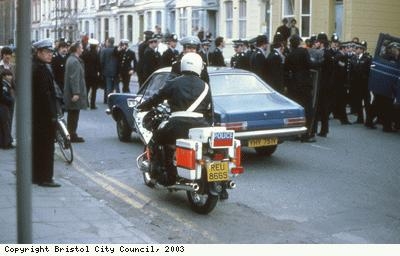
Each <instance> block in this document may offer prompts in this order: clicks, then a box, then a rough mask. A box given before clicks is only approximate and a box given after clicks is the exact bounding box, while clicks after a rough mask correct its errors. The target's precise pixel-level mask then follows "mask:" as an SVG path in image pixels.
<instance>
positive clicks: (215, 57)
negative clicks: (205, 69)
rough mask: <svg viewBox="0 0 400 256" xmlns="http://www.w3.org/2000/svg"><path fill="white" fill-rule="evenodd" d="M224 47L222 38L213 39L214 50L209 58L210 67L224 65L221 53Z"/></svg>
mask: <svg viewBox="0 0 400 256" xmlns="http://www.w3.org/2000/svg"><path fill="white" fill-rule="evenodd" d="M224 47H225V41H224V38H223V37H222V36H219V37H217V38H216V39H215V50H214V52H213V54H212V58H211V65H212V66H216V67H224V66H226V65H225V60H224V55H223V53H222V51H223V49H224Z"/></svg>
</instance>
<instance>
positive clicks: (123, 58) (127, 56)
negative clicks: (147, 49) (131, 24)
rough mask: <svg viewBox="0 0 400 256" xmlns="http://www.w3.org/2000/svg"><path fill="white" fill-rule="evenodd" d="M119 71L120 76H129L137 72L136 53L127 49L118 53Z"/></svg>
mask: <svg viewBox="0 0 400 256" xmlns="http://www.w3.org/2000/svg"><path fill="white" fill-rule="evenodd" d="M118 64H119V67H118V71H119V74H120V75H121V76H122V77H124V76H129V71H131V70H133V71H136V67H137V59H136V53H135V52H134V51H132V50H131V49H126V50H125V51H121V52H119V53H118Z"/></svg>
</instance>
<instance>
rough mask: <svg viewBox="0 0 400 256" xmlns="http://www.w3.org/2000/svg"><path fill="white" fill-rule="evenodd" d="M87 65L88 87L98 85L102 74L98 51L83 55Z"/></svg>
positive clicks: (86, 52) (89, 51) (86, 77)
mask: <svg viewBox="0 0 400 256" xmlns="http://www.w3.org/2000/svg"><path fill="white" fill-rule="evenodd" d="M82 60H83V61H84V63H85V79H86V84H87V85H91V86H92V85H97V83H98V82H99V74H100V72H101V67H100V56H99V54H98V52H97V51H96V50H87V51H84V52H83V54H82Z"/></svg>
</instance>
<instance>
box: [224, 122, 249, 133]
mask: <svg viewBox="0 0 400 256" xmlns="http://www.w3.org/2000/svg"><path fill="white" fill-rule="evenodd" d="M220 126H224V127H226V128H227V129H230V130H234V131H243V130H247V122H234V123H220Z"/></svg>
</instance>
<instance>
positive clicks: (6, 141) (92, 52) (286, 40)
mask: <svg viewBox="0 0 400 256" xmlns="http://www.w3.org/2000/svg"><path fill="white" fill-rule="evenodd" d="M161 40H164V42H165V43H166V49H165V50H164V51H159V46H160V41H161ZM178 41H179V42H180V44H181V45H182V46H183V50H182V52H179V51H178V49H177V46H178ZM114 44H115V40H114V38H112V37H110V38H108V39H107V40H106V41H105V44H104V45H103V44H100V42H99V41H98V40H96V39H93V38H92V39H89V38H87V37H83V38H82V39H81V40H80V41H78V42H75V43H71V42H66V41H65V40H64V39H60V40H57V42H56V43H55V44H54V43H53V41H51V40H50V39H44V40H41V41H38V42H35V43H33V78H32V84H33V120H34V125H33V127H34V129H33V152H34V154H33V155H34V162H33V170H34V171H33V172H34V175H33V182H34V183H38V184H40V185H44V186H50V187H52V186H54V187H56V186H59V184H57V183H55V182H54V181H53V180H52V176H53V154H54V136H55V133H54V130H55V120H56V119H57V115H58V114H60V108H57V106H58V105H59V104H58V103H61V106H62V108H61V112H66V113H67V115H68V116H67V128H68V130H69V133H70V135H71V141H72V142H74V143H77V142H85V140H84V138H83V137H80V136H78V133H77V129H78V122H79V113H80V110H81V109H86V108H88V107H89V108H90V109H96V108H97V107H96V92H97V89H98V88H99V87H101V88H102V89H104V99H103V101H104V103H105V104H106V103H107V96H108V95H109V94H110V93H112V92H120V84H122V92H124V93H129V92H130V89H129V84H130V81H131V76H132V75H134V74H136V75H137V78H138V84H139V86H142V85H143V83H144V82H145V81H146V79H147V78H148V77H149V76H150V75H151V74H152V73H153V72H154V71H155V70H157V69H158V68H160V67H167V66H171V67H172V70H171V78H172V77H177V76H179V75H181V74H182V72H181V70H180V68H181V66H180V65H181V63H180V60H181V59H182V58H183V56H184V55H185V54H187V53H197V54H198V55H199V56H200V57H201V59H202V61H203V67H202V69H201V71H200V73H199V76H200V78H201V80H203V81H204V82H206V83H207V84H209V77H208V73H207V66H226V65H227V64H228V65H230V66H231V67H233V68H239V69H244V70H249V71H252V72H254V73H255V74H257V75H258V76H259V77H260V78H261V79H263V80H264V81H265V82H266V83H268V84H269V85H270V86H272V87H273V88H274V89H276V90H277V91H278V92H280V93H282V94H284V95H286V96H288V97H290V98H291V99H293V100H295V101H296V102H298V103H299V104H301V105H302V106H303V107H304V110H305V116H306V126H307V129H308V132H307V133H306V134H305V135H304V136H303V137H302V138H301V140H302V141H303V142H314V141H315V135H318V136H322V137H326V136H327V134H328V133H329V119H330V117H331V116H332V117H333V118H336V119H338V120H339V121H340V123H341V124H343V125H349V124H351V122H350V120H349V118H348V115H349V114H354V115H356V116H357V119H356V121H355V123H360V124H364V125H365V126H366V127H368V128H371V129H375V128H376V124H377V123H380V124H382V125H383V131H385V132H393V131H396V129H400V121H399V120H398V119H396V118H395V115H394V109H392V108H390V106H389V107H388V104H386V103H382V102H383V101H384V100H383V99H381V97H380V95H373V94H372V93H371V92H370V91H369V90H368V77H369V70H370V65H371V60H372V58H371V56H370V55H369V53H368V52H367V43H366V42H365V41H360V40H359V39H358V38H354V39H353V40H352V41H350V42H342V41H339V38H338V37H337V36H336V35H332V37H331V38H330V39H328V36H327V35H326V34H325V33H319V34H318V35H315V36H311V38H309V39H307V40H305V42H303V40H302V38H301V37H300V36H299V30H298V28H297V27H296V20H294V19H292V20H291V21H290V25H289V21H288V20H287V19H283V20H282V25H281V26H279V27H278V29H277V31H276V33H275V35H274V37H273V40H272V42H271V43H270V42H269V40H268V38H267V36H265V35H259V36H257V37H255V38H253V39H251V40H240V39H239V40H234V41H233V47H234V52H235V53H234V55H233V56H232V57H231V59H230V62H229V63H225V58H224V54H223V49H224V47H225V40H224V38H223V37H221V36H218V37H216V38H215V39H213V38H212V35H211V34H210V33H207V34H204V33H201V34H200V33H199V34H198V35H197V36H187V37H185V38H182V39H181V40H178V37H177V35H176V34H166V35H162V34H161V28H160V27H158V29H156V30H155V31H154V32H153V31H145V32H144V40H143V41H142V42H141V43H140V44H139V45H138V58H137V57H136V52H135V51H133V50H132V49H130V48H129V40H126V39H122V40H120V42H119V44H118V45H114ZM54 46H55V48H53V47H54ZM399 48H400V47H399ZM210 49H212V50H210ZM12 54H13V52H12V50H11V49H10V48H8V47H4V48H2V50H1V60H0V79H1V80H0V81H1V85H2V87H1V90H0V120H1V125H0V148H4V149H9V148H13V147H14V146H13V143H12V142H13V138H12V135H11V134H12V133H11V130H12V117H13V112H14V101H15V80H14V74H15V65H14V64H13V63H12V62H11V59H12V58H11V57H12ZM392 103H393V102H392ZM389 105H390V104H389ZM349 110H350V112H349ZM397 115H398V114H397ZM208 118H212V117H208ZM318 128H319V129H318Z"/></svg>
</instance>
